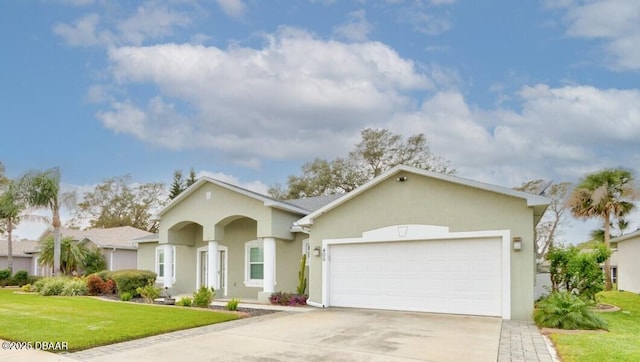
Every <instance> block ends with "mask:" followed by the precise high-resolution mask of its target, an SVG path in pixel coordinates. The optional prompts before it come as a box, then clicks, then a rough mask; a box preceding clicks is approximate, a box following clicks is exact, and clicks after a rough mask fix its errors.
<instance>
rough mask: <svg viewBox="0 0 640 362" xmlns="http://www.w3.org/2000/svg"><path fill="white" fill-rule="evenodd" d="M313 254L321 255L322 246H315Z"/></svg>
mask: <svg viewBox="0 0 640 362" xmlns="http://www.w3.org/2000/svg"><path fill="white" fill-rule="evenodd" d="M313 255H315V256H320V247H319V246H316V247H315V248H313Z"/></svg>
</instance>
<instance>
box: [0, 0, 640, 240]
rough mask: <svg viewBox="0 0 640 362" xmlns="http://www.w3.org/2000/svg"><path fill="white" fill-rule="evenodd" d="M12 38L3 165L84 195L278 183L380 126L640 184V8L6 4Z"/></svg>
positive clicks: (480, 173)
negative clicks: (118, 184) (191, 176)
mask: <svg viewBox="0 0 640 362" xmlns="http://www.w3.org/2000/svg"><path fill="white" fill-rule="evenodd" d="M0 44H1V45H2V46H1V48H0V55H1V56H0V137H1V138H0V161H1V162H2V163H3V164H4V165H5V166H6V174H7V175H8V176H9V177H19V176H20V175H22V174H24V173H25V172H27V171H29V170H33V169H46V168H50V167H54V166H57V167H60V169H61V171H62V183H63V186H64V187H65V189H67V190H76V191H78V192H79V193H80V194H81V193H82V192H83V191H87V190H91V189H92V188H93V187H94V186H95V185H96V184H98V183H100V182H101V181H102V180H104V179H105V178H109V177H114V176H121V175H125V174H129V175H131V177H132V179H133V180H134V181H136V182H164V183H166V184H169V183H170V182H171V179H172V175H173V172H174V170H176V169H181V170H184V171H185V172H186V171H188V170H189V169H190V168H192V167H193V168H194V170H196V172H197V173H198V174H199V175H209V176H212V177H215V178H218V179H222V180H224V181H228V182H232V183H235V184H237V185H239V186H244V187H247V188H250V189H253V190H256V191H259V192H266V191H267V189H268V187H269V186H270V185H273V184H274V183H276V182H279V183H283V184H284V183H286V180H287V176H288V175H291V174H297V173H298V172H299V170H300V166H301V165H302V164H303V163H304V162H307V161H310V160H313V159H314V158H326V159H332V158H334V157H336V156H341V155H345V154H346V153H347V152H348V151H349V150H350V149H351V148H352V147H353V145H354V144H355V143H357V142H358V140H359V139H360V131H361V130H362V129H363V128H366V127H372V128H386V129H389V130H391V131H393V132H394V133H398V134H401V135H404V136H410V135H413V134H416V133H424V134H425V136H426V137H427V139H428V142H429V145H430V147H431V150H432V151H433V152H434V153H435V154H437V155H440V156H442V157H444V158H446V159H448V160H449V161H450V162H451V166H453V167H454V168H456V169H457V175H458V176H461V177H465V178H471V179H475V180H479V181H484V182H489V183H493V184H497V185H501V186H505V187H514V186H519V185H521V184H522V183H523V182H525V181H528V180H533V179H546V180H553V181H554V182H561V181H569V182H578V181H579V180H580V179H581V178H582V177H584V176H585V175H586V174H588V173H590V172H594V171H598V170H600V169H603V168H610V167H624V168H627V169H630V170H632V171H633V172H634V173H635V174H636V176H638V177H640V146H639V144H638V140H639V139H640V88H639V86H638V85H639V84H640V82H639V81H640V2H639V1H637V0H549V1H547V0H540V1H534V0H523V1H517V2H516V1H511V0H488V1H470V0H457V1H456V0H412V1H411V0H407V1H403V0H386V1H384V0H381V1H366V0H360V1H331V0H308V1H304V0H299V1H293V0H291V1H280V0H272V1H258V0H217V1H214V0H202V1H198V0H172V1H106V0H40V1H38V0H32V1H9V0H0ZM597 226H598V224H597V223H595V222H587V223H585V222H582V221H572V222H571V224H570V225H568V226H567V227H565V239H566V241H569V242H580V241H583V240H586V239H588V231H589V230H590V229H593V228H595V227H597ZM639 226H640V217H638V215H637V214H636V215H634V217H632V229H635V228H636V227H639ZM40 228H42V226H40ZM36 229H37V228H36ZM34 230H35V229H34V228H33V227H29V226H25V225H23V227H22V228H21V229H19V230H18V235H19V236H22V237H29V238H33V237H36V236H37V234H38V233H37V232H36V231H34Z"/></svg>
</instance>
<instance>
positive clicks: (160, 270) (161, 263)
mask: <svg viewBox="0 0 640 362" xmlns="http://www.w3.org/2000/svg"><path fill="white" fill-rule="evenodd" d="M171 248H172V249H173V252H172V254H173V260H172V262H171V271H172V273H171V275H172V278H171V279H172V281H173V282H175V281H176V247H175V246H172V247H171ZM167 267H168V265H167V260H166V258H165V255H164V246H162V245H161V246H158V247H157V248H156V274H158V278H164V275H165V270H167ZM160 282H161V281H160Z"/></svg>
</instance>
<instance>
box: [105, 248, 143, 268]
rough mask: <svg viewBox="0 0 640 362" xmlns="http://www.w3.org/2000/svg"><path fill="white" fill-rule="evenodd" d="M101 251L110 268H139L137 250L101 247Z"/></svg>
mask: <svg viewBox="0 0 640 362" xmlns="http://www.w3.org/2000/svg"><path fill="white" fill-rule="evenodd" d="M100 252H101V253H102V255H103V256H104V260H105V261H106V262H107V269H109V270H121V269H137V268H138V257H137V254H138V252H137V251H136V250H128V249H116V250H113V249H100Z"/></svg>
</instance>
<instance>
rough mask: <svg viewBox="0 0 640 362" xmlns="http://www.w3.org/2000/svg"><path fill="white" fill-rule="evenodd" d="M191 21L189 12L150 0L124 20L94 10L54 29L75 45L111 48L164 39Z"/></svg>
mask: <svg viewBox="0 0 640 362" xmlns="http://www.w3.org/2000/svg"><path fill="white" fill-rule="evenodd" d="M107 14H109V12H107ZM127 15H128V13H127ZM189 24H191V19H190V18H189V16H188V15H187V14H185V13H183V12H179V11H175V10H172V9H171V8H169V7H167V6H163V5H158V4H157V3H155V2H147V3H143V4H142V5H140V6H139V7H137V8H136V9H135V12H133V14H132V15H130V16H123V19H119V18H116V17H114V16H113V15H112V16H111V17H101V16H100V15H98V14H95V13H91V14H87V15H84V16H82V17H81V18H79V19H77V20H76V21H75V22H74V23H72V24H65V23H59V24H56V25H55V26H54V27H53V32H54V33H55V34H56V35H58V36H60V37H61V38H63V39H64V40H65V42H66V43H67V44H69V45H72V46H104V47H111V46H118V45H123V44H126V45H140V44H142V43H143V42H145V41H146V40H149V39H156V40H157V39H162V38H164V37H167V36H170V35H173V34H174V31H175V29H176V28H177V27H186V26H188V25H189Z"/></svg>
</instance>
